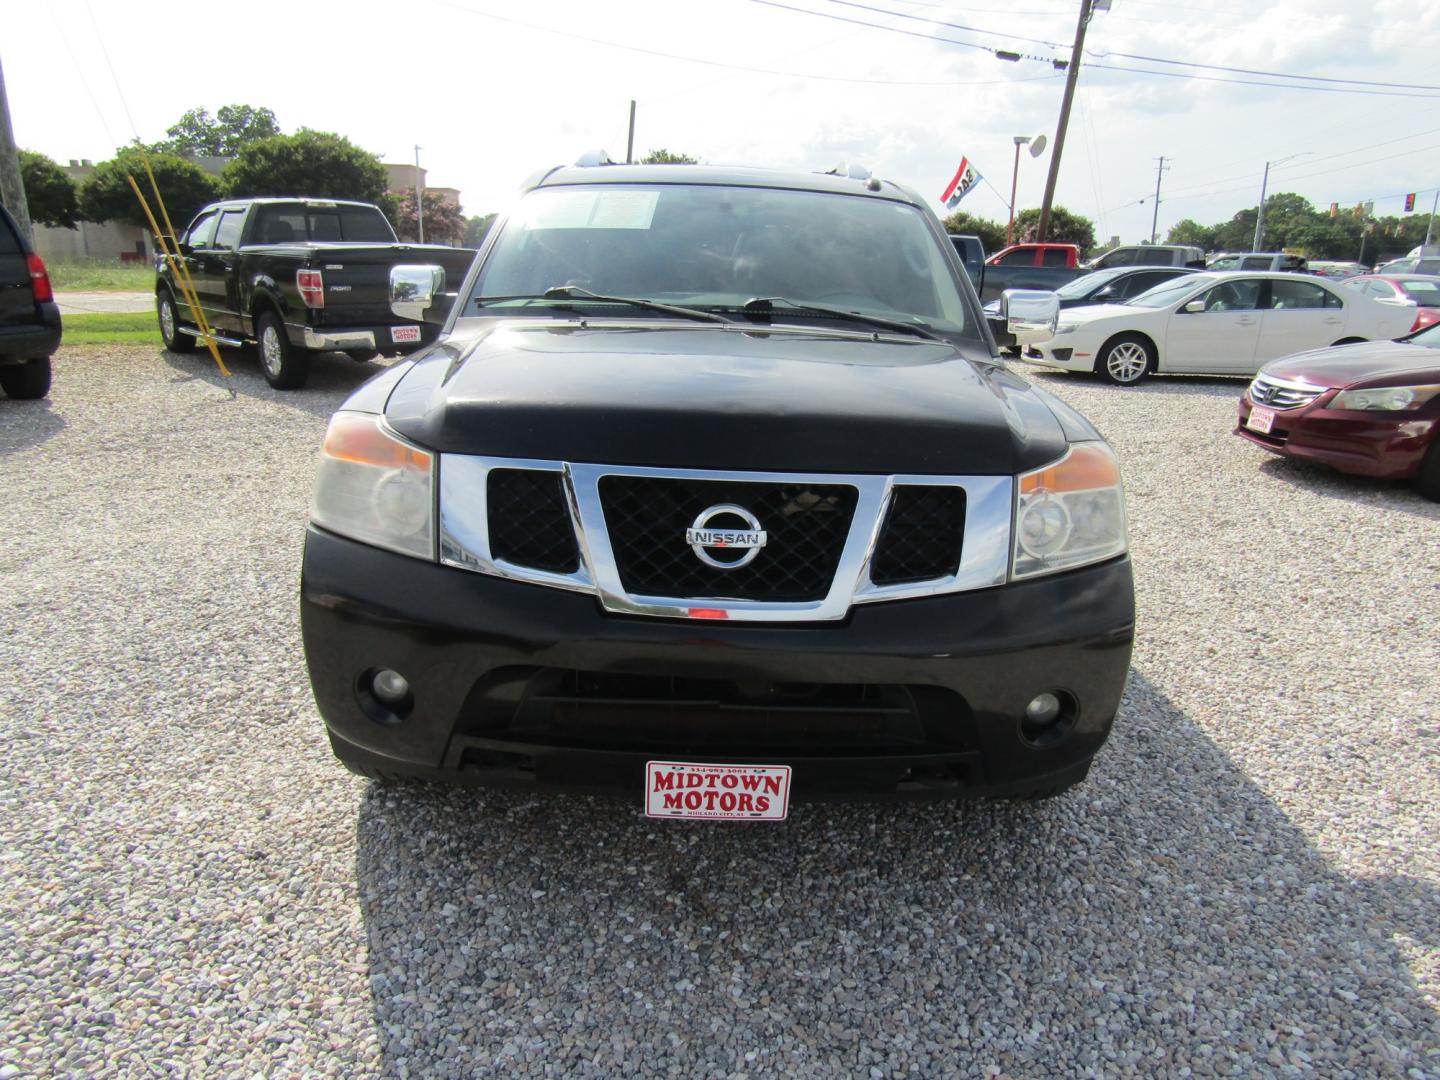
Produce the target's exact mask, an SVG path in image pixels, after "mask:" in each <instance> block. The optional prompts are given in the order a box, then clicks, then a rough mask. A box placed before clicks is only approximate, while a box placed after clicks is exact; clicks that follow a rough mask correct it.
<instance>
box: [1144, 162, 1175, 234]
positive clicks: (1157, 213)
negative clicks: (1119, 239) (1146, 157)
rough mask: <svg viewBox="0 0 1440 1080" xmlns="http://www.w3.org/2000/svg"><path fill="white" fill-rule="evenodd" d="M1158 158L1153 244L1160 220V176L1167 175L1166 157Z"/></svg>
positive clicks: (1151, 217)
mask: <svg viewBox="0 0 1440 1080" xmlns="http://www.w3.org/2000/svg"><path fill="white" fill-rule="evenodd" d="M1156 160H1157V161H1159V162H1160V164H1159V166H1158V167H1157V168H1156V169H1155V209H1154V212H1153V213H1151V215H1150V243H1152V244H1153V243H1154V242H1155V232H1156V227H1157V226H1158V225H1159V222H1160V177H1162V176H1163V175H1165V159H1164V158H1163V157H1162V158H1157V159H1156ZM1170 160H1171V161H1174V160H1175V159H1174V158H1171V159H1170Z"/></svg>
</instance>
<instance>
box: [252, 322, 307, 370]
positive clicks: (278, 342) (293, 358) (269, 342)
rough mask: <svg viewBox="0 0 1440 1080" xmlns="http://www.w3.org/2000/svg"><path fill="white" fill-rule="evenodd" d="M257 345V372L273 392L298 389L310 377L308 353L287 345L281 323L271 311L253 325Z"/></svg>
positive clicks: (287, 341) (287, 339) (288, 342)
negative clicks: (262, 375) (271, 387)
mask: <svg viewBox="0 0 1440 1080" xmlns="http://www.w3.org/2000/svg"><path fill="white" fill-rule="evenodd" d="M255 327H256V331H255V336H256V338H258V339H259V342H260V370H261V372H262V373H263V374H264V375H265V381H266V382H268V383H269V384H270V385H271V386H273V387H274V388H275V389H276V390H298V389H300V387H302V386H304V385H305V380H306V379H308V378H309V377H310V354H309V353H308V352H307V351H305V350H304V349H298V348H296V347H295V346H294V345H292V344H290V339H289V338H288V337H287V336H286V335H285V324H284V323H282V322H281V321H280V316H278V315H276V314H275V312H273V311H266V312H264V313H263V314H262V315H261V316H260V318H259V319H258V320H257V321H256V323H255Z"/></svg>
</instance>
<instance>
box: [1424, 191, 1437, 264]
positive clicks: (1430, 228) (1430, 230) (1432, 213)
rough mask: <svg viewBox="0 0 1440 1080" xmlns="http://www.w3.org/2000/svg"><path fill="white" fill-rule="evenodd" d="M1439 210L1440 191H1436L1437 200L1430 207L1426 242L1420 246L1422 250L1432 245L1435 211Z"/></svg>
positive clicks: (1426, 226) (1426, 225)
mask: <svg viewBox="0 0 1440 1080" xmlns="http://www.w3.org/2000/svg"><path fill="white" fill-rule="evenodd" d="M1437 210H1440V191H1437V192H1435V202H1434V204H1433V205H1432V206H1431V207H1430V220H1429V221H1428V222H1426V223H1425V243H1424V245H1422V246H1421V248H1420V250H1421V251H1422V252H1423V251H1424V250H1425V248H1427V247H1429V246H1430V234H1431V233H1433V232H1434V231H1435V211H1437Z"/></svg>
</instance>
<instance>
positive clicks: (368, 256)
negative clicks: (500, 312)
mask: <svg viewBox="0 0 1440 1080" xmlns="http://www.w3.org/2000/svg"><path fill="white" fill-rule="evenodd" d="M179 247H180V255H181V257H182V258H183V259H184V260H185V265H186V267H187V268H188V270H189V273H190V277H191V279H192V280H193V282H194V285H195V292H196V295H197V297H198V299H199V302H200V306H201V308H202V309H203V310H204V313H205V318H206V320H207V321H208V322H209V323H210V327H211V329H212V330H213V331H214V332H215V334H216V337H217V338H218V340H219V341H220V343H221V344H222V345H235V346H239V345H245V344H248V343H250V342H254V343H256V344H257V345H258V346H259V351H260V367H261V370H262V371H263V372H264V374H265V378H266V380H267V381H268V382H269V383H270V385H271V386H274V387H275V388H276V389H280V390H293V389H295V388H297V387H300V386H303V385H304V384H305V380H306V378H307V377H308V376H309V374H310V356H311V354H312V353H315V352H321V351H325V350H332V349H333V350H338V351H340V352H344V353H348V354H349V355H350V356H352V357H353V358H355V359H356V360H369V359H372V358H373V357H375V356H377V355H380V354H391V355H393V354H396V353H407V352H412V351H414V350H415V349H418V348H421V347H422V346H424V345H426V344H428V343H429V342H431V341H433V340H434V339H435V335H436V331H437V327H436V325H435V323H434V322H431V323H422V322H416V321H413V320H409V319H404V318H401V317H400V316H397V315H396V314H395V313H394V312H393V311H392V309H391V307H390V303H389V293H390V270H391V268H392V267H394V266H397V265H403V264H407V263H424V264H427V265H433V266H439V267H441V268H442V269H443V270H444V272H445V275H446V277H447V278H448V280H449V281H451V282H454V283H458V282H459V281H460V280H461V279H462V278H464V276H465V272H466V270H468V269H469V267H470V262H471V260H472V259H473V258H474V256H475V252H474V251H473V250H472V249H470V248H452V247H442V246H438V245H416V244H402V243H401V242H400V241H399V240H397V239H396V237H395V230H393V229H392V228H391V227H390V222H389V221H387V220H386V218H385V215H384V214H383V213H381V212H380V210H379V208H378V207H375V206H371V205H370V204H369V203H360V202H344V201H338V200H333V199H232V200H227V201H225V202H218V203H212V204H211V205H209V206H207V207H205V208H204V209H203V210H201V211H200V212H199V213H198V214H196V215H195V220H194V221H192V222H191V223H190V226H189V227H188V228H187V229H186V230H185V232H184V233H183V234H182V235H181V236H180V239H179ZM156 269H157V271H158V280H157V281H156V283H155V304H156V310H157V313H158V315H159V318H160V333H161V336H162V337H163V338H164V339H165V347H166V348H167V349H169V350H171V351H172V352H189V351H190V350H191V349H193V348H195V345H196V343H197V341H198V340H199V333H200V332H199V330H198V329H197V328H196V325H195V320H194V318H193V316H192V314H191V311H190V308H189V305H188V304H186V303H185V300H184V297H183V295H182V292H181V290H180V289H178V288H177V287H176V286H175V283H174V281H173V280H172V275H171V271H170V267H169V266H168V264H167V263H166V261H165V260H164V258H163V257H162V258H160V259H158V260H157V264H156ZM443 317H444V313H443V310H441V311H440V313H439V316H438V318H439V320H443Z"/></svg>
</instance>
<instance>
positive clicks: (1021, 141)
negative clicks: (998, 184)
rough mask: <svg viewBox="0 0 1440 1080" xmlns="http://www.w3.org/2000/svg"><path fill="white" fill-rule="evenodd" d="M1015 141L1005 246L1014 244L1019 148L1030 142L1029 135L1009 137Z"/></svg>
mask: <svg viewBox="0 0 1440 1080" xmlns="http://www.w3.org/2000/svg"><path fill="white" fill-rule="evenodd" d="M1011 137H1012V138H1013V139H1014V140H1015V168H1014V169H1012V170H1011V172H1010V224H1008V225H1006V226H1005V246H1006V247H1009V246H1010V245H1011V244H1013V243H1014V242H1015V186H1016V184H1017V183H1018V182H1019V180H1020V147H1022V146H1024V145H1025V144H1026V143H1028V142H1029V141H1030V136H1029V135H1014V136H1011Z"/></svg>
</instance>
